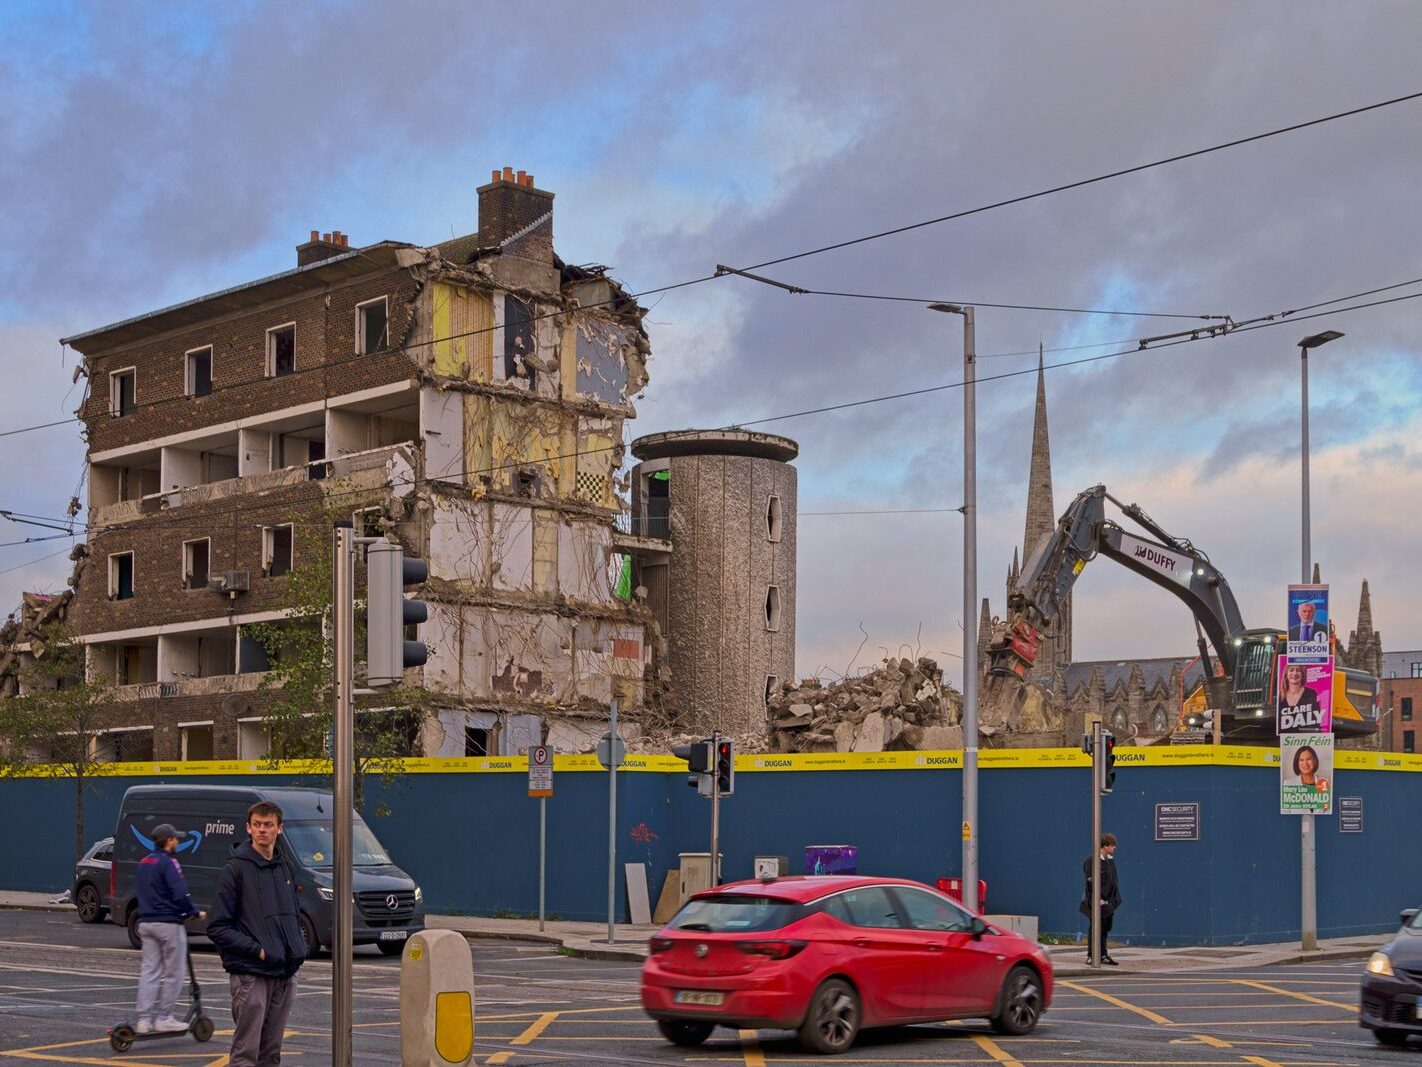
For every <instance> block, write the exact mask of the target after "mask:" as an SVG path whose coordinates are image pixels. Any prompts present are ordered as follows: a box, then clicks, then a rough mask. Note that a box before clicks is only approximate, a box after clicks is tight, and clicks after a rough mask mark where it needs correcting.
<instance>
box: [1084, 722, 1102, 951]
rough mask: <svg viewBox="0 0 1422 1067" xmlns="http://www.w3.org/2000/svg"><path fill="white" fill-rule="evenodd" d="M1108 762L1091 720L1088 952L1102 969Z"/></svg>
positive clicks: (1098, 729) (1098, 725)
mask: <svg viewBox="0 0 1422 1067" xmlns="http://www.w3.org/2000/svg"><path fill="white" fill-rule="evenodd" d="M1105 762H1106V745H1105V742H1104V741H1103V739H1102V737H1101V722H1100V720H1097V721H1096V722H1093V723H1092V724H1091V935H1090V937H1089V938H1088V939H1087V947H1086V952H1087V955H1088V956H1089V957H1090V959H1091V966H1092V967H1095V968H1096V969H1098V970H1100V968H1101V957H1102V955H1103V954H1104V953H1105V951H1106V944H1105V941H1106V939H1105V938H1103V937H1102V936H1101V769H1102V767H1103V765H1104V764H1105Z"/></svg>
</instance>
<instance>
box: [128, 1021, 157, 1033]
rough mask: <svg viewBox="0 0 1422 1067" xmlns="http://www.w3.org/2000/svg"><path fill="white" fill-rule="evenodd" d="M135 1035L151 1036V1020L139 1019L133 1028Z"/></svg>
mask: <svg viewBox="0 0 1422 1067" xmlns="http://www.w3.org/2000/svg"><path fill="white" fill-rule="evenodd" d="M133 1032H134V1033H135V1034H151V1033H152V1032H153V1020H152V1019H139V1020H138V1025H137V1026H135V1027H134V1028H133Z"/></svg>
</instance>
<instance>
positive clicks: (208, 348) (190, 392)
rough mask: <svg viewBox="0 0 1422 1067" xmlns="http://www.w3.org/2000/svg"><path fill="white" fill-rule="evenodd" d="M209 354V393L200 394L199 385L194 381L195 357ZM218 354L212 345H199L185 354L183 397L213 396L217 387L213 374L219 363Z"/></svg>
mask: <svg viewBox="0 0 1422 1067" xmlns="http://www.w3.org/2000/svg"><path fill="white" fill-rule="evenodd" d="M203 352H206V353H207V392H205V393H199V392H198V391H197V383H196V382H195V381H194V380H193V357H194V356H198V355H201V354H202V353H203ZM215 357H216V352H215V350H214V348H213V346H212V345H211V344H205V345H198V346H197V347H196V348H190V349H188V350H187V351H186V352H184V353H183V395H184V396H190V397H199V396H211V395H212V390H213V389H214V388H215V387H216V384H217V383H216V382H215V381H214V380H213V376H212V372H213V369H214V366H215V364H216V362H217V360H216V358H215Z"/></svg>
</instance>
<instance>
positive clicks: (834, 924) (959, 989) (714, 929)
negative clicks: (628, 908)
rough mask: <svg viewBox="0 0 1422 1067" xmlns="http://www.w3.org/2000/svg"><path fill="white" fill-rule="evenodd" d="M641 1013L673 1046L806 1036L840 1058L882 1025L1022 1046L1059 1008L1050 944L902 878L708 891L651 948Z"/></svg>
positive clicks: (827, 879) (795, 881) (831, 878)
mask: <svg viewBox="0 0 1422 1067" xmlns="http://www.w3.org/2000/svg"><path fill="white" fill-rule="evenodd" d="M650 948H651V954H650V956H648V958H647V962H646V963H645V964H644V965H643V967H642V1007H643V1008H645V1009H646V1011H647V1014H649V1015H650V1016H651V1017H652V1018H654V1019H655V1020H657V1026H658V1028H659V1029H660V1030H661V1032H662V1034H663V1036H665V1037H666V1038H667V1040H669V1041H672V1042H675V1043H676V1044H678V1045H686V1046H691V1045H699V1044H700V1043H701V1042H703V1041H705V1040H706V1038H707V1037H709V1036H710V1034H711V1031H712V1029H713V1028H714V1027H715V1026H717V1025H721V1026H730V1027H738V1028H744V1029H762V1028H764V1029H775V1030H797V1031H799V1036H800V1042H801V1044H803V1045H805V1046H806V1047H807V1048H809V1049H812V1050H814V1051H816V1052H826V1053H835V1052H844V1051H845V1050H846V1049H848V1048H849V1047H850V1046H851V1045H852V1044H853V1043H854V1039H855V1037H856V1036H857V1035H858V1033H859V1031H860V1030H863V1029H868V1028H870V1027H876V1026H897V1025H901V1024H905V1023H924V1022H935V1021H938V1020H942V1019H963V1018H987V1019H989V1020H990V1021H991V1022H992V1026H993V1028H994V1029H995V1030H997V1031H998V1032H999V1033H1006V1034H1025V1033H1027V1032H1029V1031H1030V1030H1032V1029H1033V1028H1034V1027H1035V1026H1036V1025H1037V1020H1038V1019H1039V1018H1041V1015H1042V1012H1044V1011H1045V1010H1046V1009H1047V1007H1048V1005H1050V1004H1051V1002H1052V964H1051V960H1050V959H1049V958H1048V956H1047V954H1046V952H1045V951H1044V950H1043V949H1042V947H1041V946H1040V945H1037V944H1034V943H1033V942H1031V941H1028V940H1027V939H1026V938H1024V937H1021V936H1019V935H1017V934H1014V933H1012V932H1010V931H1007V930H1000V929H998V928H996V927H994V926H990V925H988V924H987V923H985V922H984V921H983V920H982V919H981V918H979V917H978V916H976V915H974V914H972V913H971V912H969V911H966V910H965V909H964V908H963V907H961V906H960V905H959V904H958V903H956V902H955V901H953V900H950V899H949V898H948V897H946V896H944V895H943V894H942V893H939V892H938V891H936V890H934V889H930V888H929V887H928V886H926V885H921V884H920V883H918V882H910V881H905V880H903V879H899V878H862V877H853V876H844V875H820V876H813V877H804V878H779V879H776V880H774V881H764V882H735V883H732V884H730V885H723V886H719V887H717V888H716V889H712V890H708V891H706V892H703V893H698V894H696V896H694V897H692V898H691V899H690V900H688V901H687V902H686V906H685V907H683V908H682V909H681V911H679V912H678V913H677V915H676V918H674V919H672V921H671V922H670V923H669V924H668V925H667V926H666V928H665V929H663V930H662V931H661V932H660V933H659V934H657V936H656V937H654V938H652V940H651V945H650Z"/></svg>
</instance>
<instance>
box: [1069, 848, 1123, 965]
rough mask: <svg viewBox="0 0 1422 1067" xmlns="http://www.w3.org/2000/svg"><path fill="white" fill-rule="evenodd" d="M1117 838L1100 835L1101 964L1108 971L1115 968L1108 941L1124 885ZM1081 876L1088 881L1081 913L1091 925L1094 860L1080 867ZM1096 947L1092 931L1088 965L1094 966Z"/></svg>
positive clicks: (1087, 947) (1088, 946) (1089, 942)
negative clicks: (1118, 870)
mask: <svg viewBox="0 0 1422 1067" xmlns="http://www.w3.org/2000/svg"><path fill="white" fill-rule="evenodd" d="M1115 856H1116V835H1115V834H1102V835H1101V962H1102V963H1104V964H1106V965H1107V966H1108V967H1115V966H1116V965H1117V964H1116V961H1115V960H1113V959H1112V958H1111V953H1110V951H1109V950H1108V949H1107V947H1106V940H1107V938H1109V937H1110V936H1111V920H1112V919H1113V918H1114V917H1115V915H1116V909H1117V908H1119V907H1120V906H1121V884H1120V882H1118V881H1117V880H1116V860H1115ZM1081 871H1082V874H1083V875H1084V876H1085V878H1086V889H1085V891H1084V892H1083V894H1082V898H1081V906H1080V908H1079V909H1078V910H1079V911H1080V912H1081V913H1082V914H1083V915H1085V916H1086V921H1087V923H1088V925H1089V924H1090V922H1091V898H1092V892H1091V857H1090V856H1087V857H1086V861H1085V862H1084V863H1082V865H1081ZM1095 944H1096V938H1095V937H1094V936H1092V934H1091V933H1090V931H1088V934H1087V941H1086V962H1087V963H1088V964H1090V963H1091V952H1092V946H1093V945H1095Z"/></svg>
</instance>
